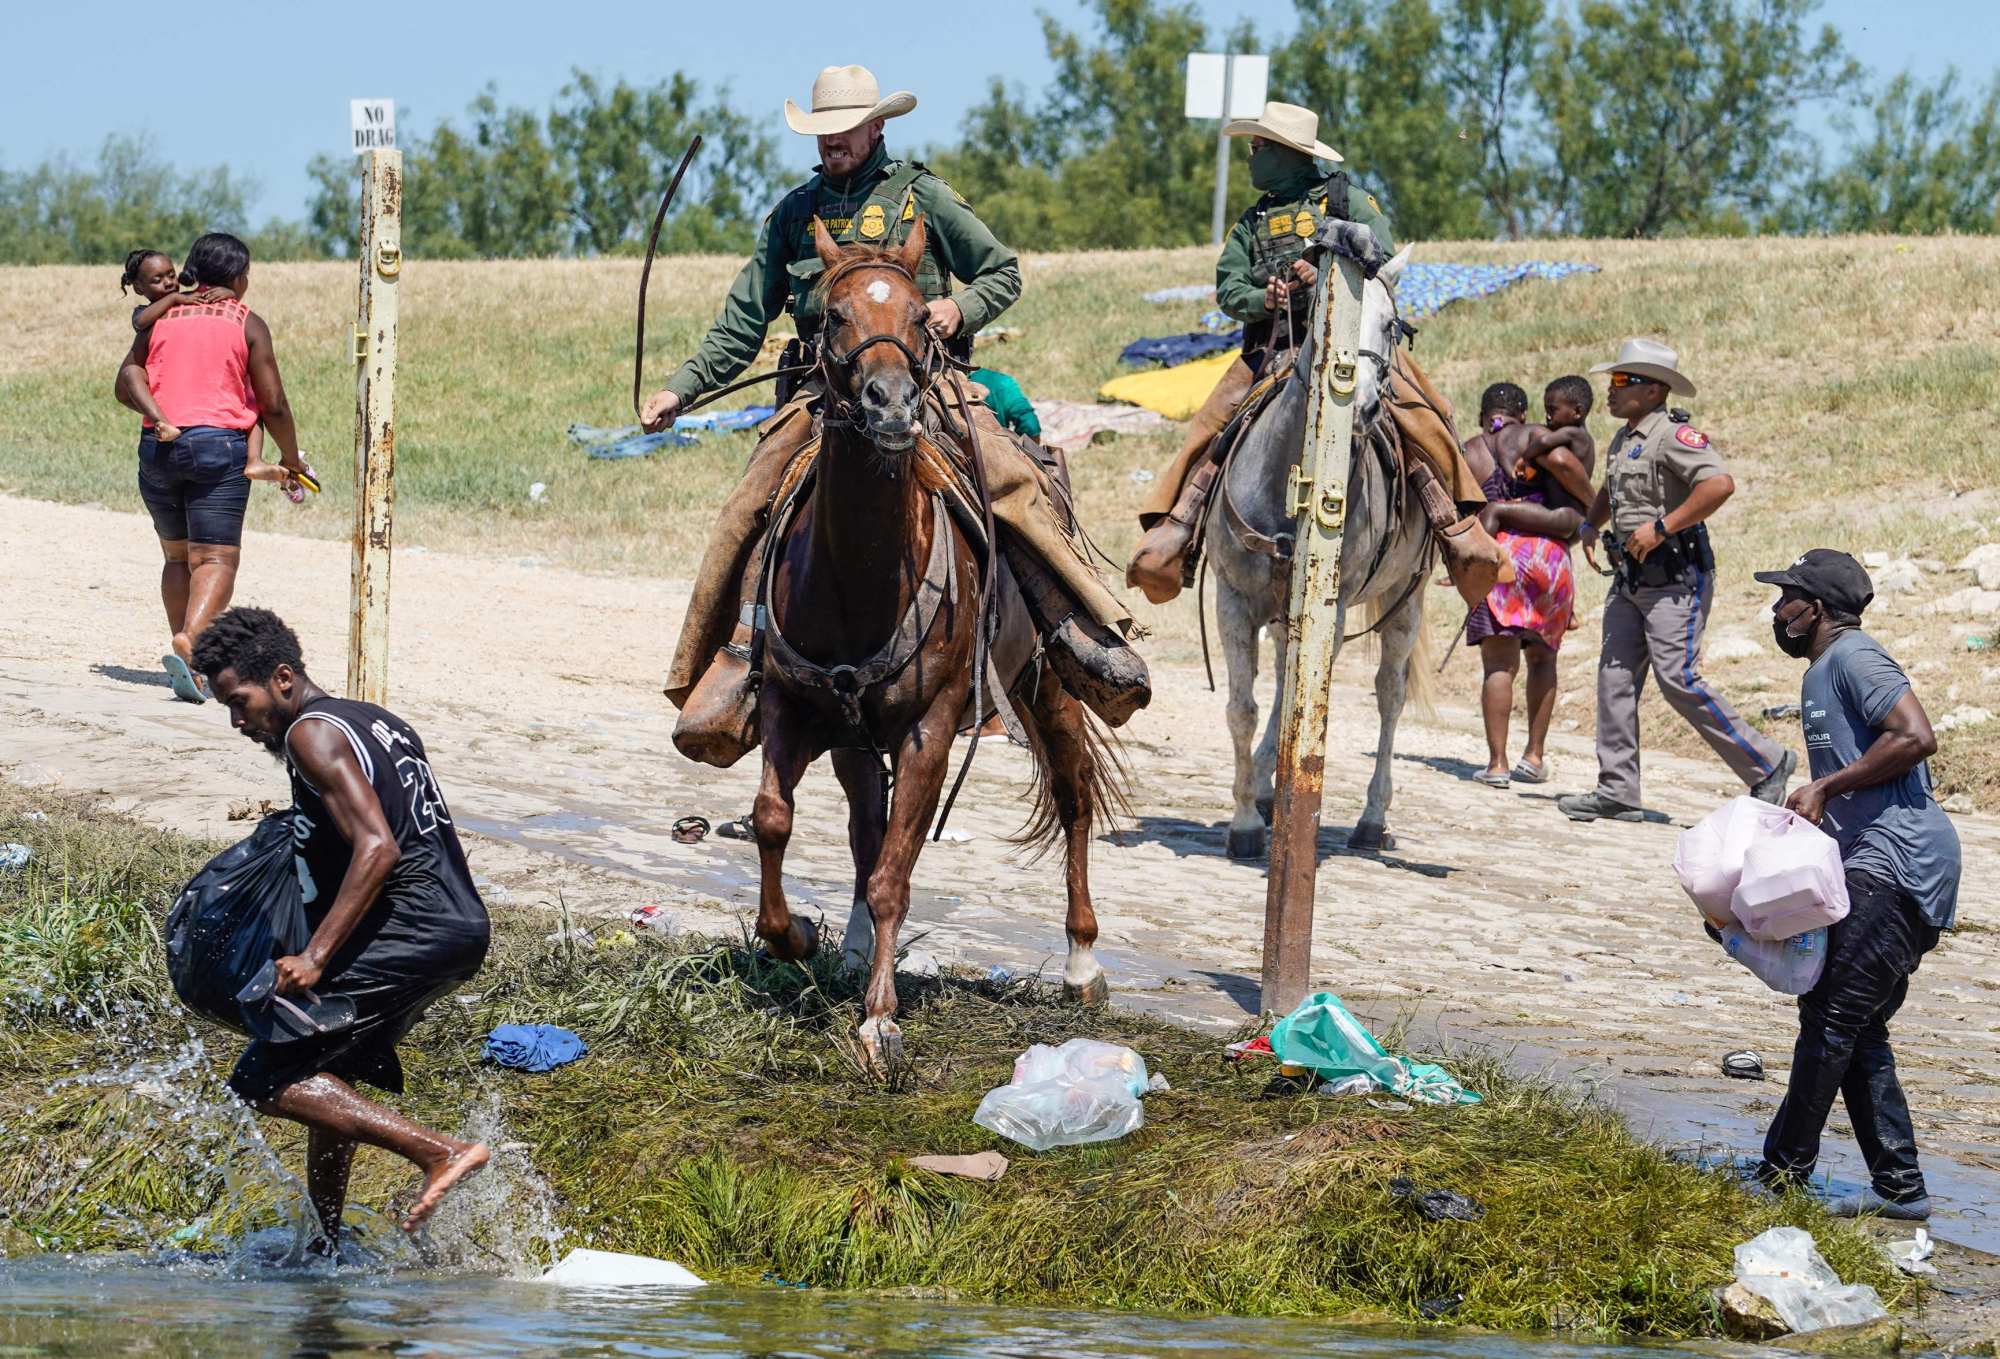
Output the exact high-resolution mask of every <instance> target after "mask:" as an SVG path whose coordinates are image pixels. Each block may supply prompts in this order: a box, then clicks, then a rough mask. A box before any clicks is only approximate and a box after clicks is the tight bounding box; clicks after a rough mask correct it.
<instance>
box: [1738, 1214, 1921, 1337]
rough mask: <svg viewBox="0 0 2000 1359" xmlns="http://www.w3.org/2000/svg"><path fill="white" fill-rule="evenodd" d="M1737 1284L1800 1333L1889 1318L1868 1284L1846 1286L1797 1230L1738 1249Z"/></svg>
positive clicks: (1775, 1231) (1776, 1230)
mask: <svg viewBox="0 0 2000 1359" xmlns="http://www.w3.org/2000/svg"><path fill="white" fill-rule="evenodd" d="M1736 1281H1737V1282H1738V1283H1740V1284H1742V1285H1743V1286H1744V1287H1745V1288H1747V1289H1749V1290H1750V1291H1751V1292H1752V1293H1755V1294H1757V1295H1758V1296H1759V1297H1761V1298H1763V1299H1765V1300H1766V1301H1767V1302H1769V1303H1770V1304H1771V1305H1772V1306H1773V1307H1775V1308H1776V1309H1777V1310H1778V1315H1779V1316H1780V1317H1782V1318H1784V1322H1785V1324H1786V1325H1787V1326H1789V1327H1791V1328H1792V1329H1793V1330H1794V1331H1797V1332H1800V1333H1804V1332H1807V1331H1818V1330H1824V1329H1825V1328H1826V1327H1828V1326H1847V1325H1852V1324H1853V1323H1855V1322H1857V1321H1869V1320H1872V1319H1873V1318H1875V1317H1879V1316H1887V1315H1888V1311H1887V1309H1885V1308H1884V1307H1883V1306H1882V1299H1881V1298H1880V1297H1879V1296H1877V1294H1876V1292H1875V1290H1874V1289H1872V1288H1870V1287H1869V1286H1868V1285H1867V1284H1843V1283H1841V1282H1840V1276H1839V1275H1838V1274H1835V1273H1834V1272H1833V1267H1832V1266H1831V1265H1829V1264H1827V1262H1826V1260H1825V1258H1824V1257H1823V1256H1821V1255H1820V1253H1819V1248H1818V1247H1817V1246H1815V1245H1814V1244H1813V1239H1812V1237H1811V1236H1810V1235H1809V1234H1808V1233H1806V1232H1804V1231H1802V1230H1800V1229H1799V1228H1797V1227H1773V1228H1771V1230H1770V1231H1768V1232H1765V1233H1764V1234H1763V1235H1761V1236H1758V1237H1754V1238H1752V1239H1751V1240H1749V1241H1746V1242H1744V1243H1743V1244H1742V1245H1740V1246H1738V1247H1737V1248H1736Z"/></svg>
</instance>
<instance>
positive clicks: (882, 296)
mask: <svg viewBox="0 0 2000 1359" xmlns="http://www.w3.org/2000/svg"><path fill="white" fill-rule="evenodd" d="M868 295H869V296H870V297H872V298H874V299H875V300H876V301H877V302H887V301H888V300H889V285H888V284H886V283H884V282H883V281H882V280H881V279H879V278H878V279H876V280H875V281H874V282H873V283H871V284H869V285H868Z"/></svg>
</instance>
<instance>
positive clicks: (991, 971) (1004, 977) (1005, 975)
mask: <svg viewBox="0 0 2000 1359" xmlns="http://www.w3.org/2000/svg"><path fill="white" fill-rule="evenodd" d="M986 980H988V981H990V982H1010V981H1012V980H1014V974H1013V973H1012V972H1009V971H1008V970H1007V969H1006V968H1004V967H1002V966H1000V964H998V963H995V964H994V965H993V966H992V967H990V968H988V969H986Z"/></svg>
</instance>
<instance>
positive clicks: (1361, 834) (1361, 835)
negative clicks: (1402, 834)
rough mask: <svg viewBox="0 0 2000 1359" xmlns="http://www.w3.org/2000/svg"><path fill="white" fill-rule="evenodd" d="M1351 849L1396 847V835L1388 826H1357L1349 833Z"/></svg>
mask: <svg viewBox="0 0 2000 1359" xmlns="http://www.w3.org/2000/svg"><path fill="white" fill-rule="evenodd" d="M1347 847H1348V848H1349V849H1394V848H1395V847H1396V837H1395V836H1393V835H1391V834H1389V828H1388V827H1387V826H1367V825H1363V826H1356V827H1355V828H1354V829H1353V830H1351V831H1349V832H1348V834H1347Z"/></svg>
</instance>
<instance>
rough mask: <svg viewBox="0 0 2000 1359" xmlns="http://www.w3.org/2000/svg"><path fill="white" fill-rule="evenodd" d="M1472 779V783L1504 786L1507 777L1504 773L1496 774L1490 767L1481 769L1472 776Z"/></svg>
mask: <svg viewBox="0 0 2000 1359" xmlns="http://www.w3.org/2000/svg"><path fill="white" fill-rule="evenodd" d="M1472 781H1473V782H1474V783H1483V784H1485V785H1486V786H1487V787H1488V788H1505V787H1506V786H1507V783H1508V778H1507V775H1505V774H1496V773H1494V772H1493V771H1492V770H1490V769H1482V770H1480V771H1479V772H1478V773H1477V774H1474V775H1473V776H1472Z"/></svg>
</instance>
